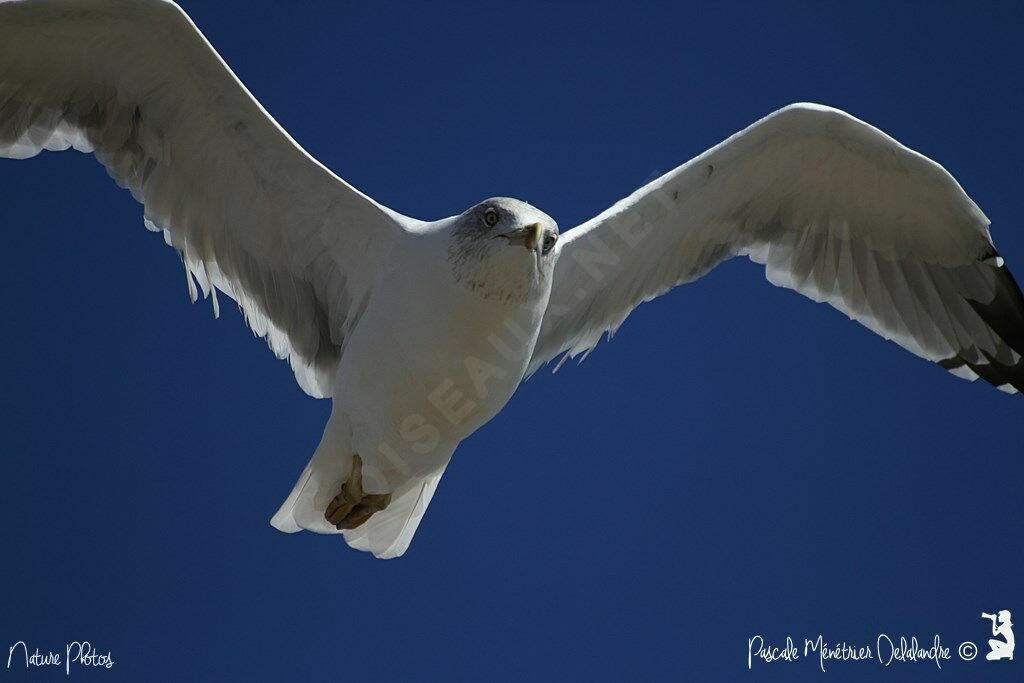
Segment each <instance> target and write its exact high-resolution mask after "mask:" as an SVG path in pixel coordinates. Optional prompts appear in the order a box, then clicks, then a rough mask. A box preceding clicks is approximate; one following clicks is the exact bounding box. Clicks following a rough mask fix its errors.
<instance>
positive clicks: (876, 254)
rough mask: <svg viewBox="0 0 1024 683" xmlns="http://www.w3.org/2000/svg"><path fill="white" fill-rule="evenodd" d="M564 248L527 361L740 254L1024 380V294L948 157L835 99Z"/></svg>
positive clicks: (804, 107) (1014, 382) (625, 209)
mask: <svg viewBox="0 0 1024 683" xmlns="http://www.w3.org/2000/svg"><path fill="white" fill-rule="evenodd" d="M560 245H561V246H560V249H561V254H560V256H559V260H558V262H557V264H556V266H555V275H554V284H553V289H552V293H551V303H550V305H549V309H548V311H547V313H546V314H545V317H544V321H543V325H542V328H541V332H540V337H539V339H538V341H537V345H536V348H535V350H534V356H533V360H532V363H531V371H532V370H536V369H537V367H539V366H540V365H542V364H543V363H545V362H547V361H549V360H551V359H552V358H554V357H555V356H557V355H559V354H560V353H563V352H564V353H565V354H566V357H574V356H576V355H577V354H579V353H584V352H588V351H590V350H591V349H592V348H593V347H594V346H595V345H596V344H597V342H598V341H599V340H600V337H601V335H602V334H603V333H605V332H608V333H611V332H614V330H615V329H616V328H617V327H618V326H619V325H621V324H622V322H623V321H624V320H625V319H626V316H628V315H629V313H630V311H632V310H633V308H635V307H636V306H637V305H639V304H640V303H642V302H644V301H649V300H650V299H653V298H654V297H656V296H659V295H660V294H663V293H664V292H666V291H668V290H669V289H671V288H672V287H674V286H676V285H678V284H682V283H684V282H690V281H692V280H695V279H697V278H699V277H700V276H702V275H703V274H705V273H706V272H708V271H709V270H711V269H712V268H714V267H715V266H716V265H718V264H719V263H721V262H722V261H724V260H726V259H728V258H731V257H733V256H736V255H746V256H749V257H750V258H751V259H752V260H753V261H756V262H757V263H761V264H764V265H765V267H766V270H767V276H768V280H769V281H771V282H772V283H773V284H775V285H778V286H781V287H788V288H790V289H794V290H796V291H798V292H800V293H801V294H804V295H806V296H808V297H810V298H812V299H814V300H815V301H819V302H821V301H825V302H828V303H829V304H831V305H832V306H834V307H835V308H838V309H839V310H840V311H842V312H844V313H846V314H847V315H849V316H850V317H851V318H852V319H854V320H857V321H858V322H860V323H862V324H863V325H865V326H867V327H868V328H869V329H871V330H873V331H874V332H876V333H877V334H880V335H881V336H883V337H885V338H886V339H891V340H893V341H895V342H896V343H897V344H899V345H900V346H902V347H904V348H905V349H907V350H909V351H911V352H912V353H915V354H916V355H918V356H920V357H922V358H926V359H928V360H931V361H934V362H936V363H939V364H940V365H942V367H944V368H946V369H947V370H950V371H951V372H953V373H954V374H956V375H958V376H960V377H963V378H965V379H969V380H975V379H977V378H978V377H982V378H983V379H985V380H988V381H989V382H991V383H992V384H994V385H996V386H998V387H999V388H1001V389H1003V390H1006V391H1011V392H1013V391H1016V390H1024V363H1022V362H1021V355H1022V354H1024V297H1022V296H1021V291H1020V288H1019V287H1018V286H1017V283H1016V282H1015V281H1014V279H1013V277H1012V276H1011V275H1010V273H1009V271H1007V269H1006V268H1005V267H1004V265H1003V260H1002V259H1001V258H1000V257H999V255H998V254H997V253H996V251H995V249H994V248H993V246H992V242H991V239H990V237H989V233H988V219H987V218H986V217H985V215H984V214H983V213H982V212H981V210H980V209H979V208H978V207H977V206H976V205H975V204H974V202H972V201H971V199H970V198H969V197H968V196H967V195H966V194H965V193H964V191H963V190H962V189H961V188H960V186H959V185H958V184H957V182H956V181H955V180H954V179H953V177H952V176H950V175H949V173H947V172H946V171H945V169H943V168H942V167H941V166H939V165H938V164H936V163H935V162H933V161H931V160H929V159H927V158H926V157H924V156H922V155H920V154H918V153H916V152H914V151H912V150H910V149H907V148H906V147H904V146H903V145H901V144H899V143H898V142H896V141H895V140H893V139H892V138H890V137H889V136H887V135H885V134H884V133H882V132H881V131H879V130H878V129H876V128H873V127H872V126H869V125H868V124H866V123H864V122H863V121H859V120H857V119H855V118H854V117H852V116H850V115H849V114H846V113H844V112H841V111H838V110H835V109H831V108H828V107H823V106H819V105H814V104H796V105H792V106H790V107H786V108H785V109H781V110H779V111H777V112H775V113H774V114H771V115H770V116H768V117H766V118H764V119H762V120H761V121H758V122H757V123H755V124H754V125H752V126H750V127H749V128H747V129H746V130H744V131H742V132H740V133H737V134H736V135H734V136H732V137H731V138H729V139H728V140H726V141H725V142H723V143H721V144H719V145H718V146H716V147H713V148H712V149H710V150H708V151H707V152H705V153H704V154H702V155H701V156H699V157H697V158H696V159H693V160H692V161H690V162H689V163H687V164H685V165H683V166H680V167H679V168H677V169H676V170H674V171H672V172H671V173H668V174H667V175H664V176H662V177H661V178H658V179H657V180H655V181H654V182H652V183H650V184H649V185H647V186H645V187H643V188H641V189H640V190H637V191H636V192H635V193H633V194H632V195H630V196H629V197H627V198H626V199H623V200H622V201H620V202H618V203H617V204H615V205H614V206H612V207H611V208H610V209H608V210H607V211H605V212H604V213H602V214H601V215H599V216H597V217H596V218H594V219H592V220H590V221H588V222H586V223H584V224H583V225H580V226H578V227H576V228H574V229H573V230H571V231H569V232H568V233H567V234H566V235H565V236H564V238H563V239H562V241H561V243H560ZM563 360H564V358H563Z"/></svg>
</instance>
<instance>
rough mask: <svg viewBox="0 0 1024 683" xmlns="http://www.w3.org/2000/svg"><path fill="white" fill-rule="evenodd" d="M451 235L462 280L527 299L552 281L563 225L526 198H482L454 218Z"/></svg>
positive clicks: (487, 290) (494, 294)
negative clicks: (534, 291) (535, 290)
mask: <svg viewBox="0 0 1024 683" xmlns="http://www.w3.org/2000/svg"><path fill="white" fill-rule="evenodd" d="M451 235H452V241H451V244H450V245H449V249H448V255H449V259H450V260H451V261H452V263H453V265H454V269H455V273H456V278H457V279H459V280H460V281H464V282H466V284H467V285H468V286H470V287H471V288H472V289H474V290H477V291H480V292H481V294H483V295H485V296H488V297H499V298H505V299H513V298H522V297H525V296H528V295H529V292H530V291H533V290H534V289H537V285H540V286H541V287H543V286H544V285H545V284H549V283H550V281H551V272H552V270H553V269H554V263H555V259H556V258H557V249H556V244H557V242H558V225H557V224H556V223H555V221H554V220H553V219H552V218H551V217H550V216H548V215H547V214H546V213H544V212H543V211H540V210H539V209H537V208H535V207H533V206H531V205H529V204H527V203H526V202H522V201H519V200H518V199H509V198H507V197H495V198H492V199H487V200H485V201H483V202H480V203H479V204H477V205H476V206H473V207H471V208H469V209H468V210H467V211H465V212H464V213H463V214H462V215H460V216H458V217H456V218H455V219H454V223H453V224H452V228H451Z"/></svg>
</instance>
